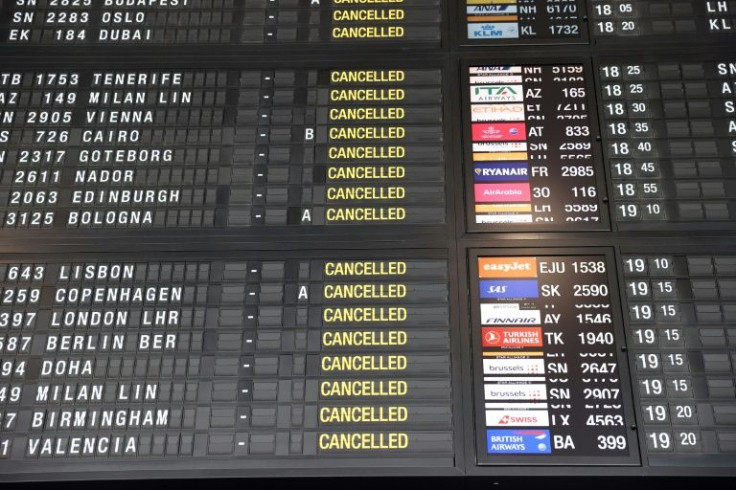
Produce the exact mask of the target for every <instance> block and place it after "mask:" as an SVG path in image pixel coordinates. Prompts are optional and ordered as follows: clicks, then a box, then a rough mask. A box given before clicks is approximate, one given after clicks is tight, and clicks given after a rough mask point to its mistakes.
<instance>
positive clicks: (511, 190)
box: [474, 183, 532, 202]
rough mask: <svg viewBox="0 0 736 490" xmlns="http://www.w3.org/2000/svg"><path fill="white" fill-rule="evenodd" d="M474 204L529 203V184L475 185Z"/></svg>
mask: <svg viewBox="0 0 736 490" xmlns="http://www.w3.org/2000/svg"><path fill="white" fill-rule="evenodd" d="M474 188H475V189H474V190H475V202H519V201H522V202H531V200H532V199H531V192H532V190H531V185H530V184H524V183H520V184H475V186H474Z"/></svg>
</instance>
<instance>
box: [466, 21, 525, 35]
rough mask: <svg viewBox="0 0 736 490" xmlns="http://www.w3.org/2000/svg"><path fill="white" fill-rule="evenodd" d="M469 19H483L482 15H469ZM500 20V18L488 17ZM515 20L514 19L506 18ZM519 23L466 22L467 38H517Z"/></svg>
mask: <svg viewBox="0 0 736 490" xmlns="http://www.w3.org/2000/svg"><path fill="white" fill-rule="evenodd" d="M468 20H469V21H473V20H485V19H484V18H483V17H475V18H473V17H471V18H469V19H468ZM488 20H501V19H488ZM507 20H516V19H507ZM518 38H519V24H517V23H515V22H484V23H475V22H474V23H471V24H468V39H518Z"/></svg>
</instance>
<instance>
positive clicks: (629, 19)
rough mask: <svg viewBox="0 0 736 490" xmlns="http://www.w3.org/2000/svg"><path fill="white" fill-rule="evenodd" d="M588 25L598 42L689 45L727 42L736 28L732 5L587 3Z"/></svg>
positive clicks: (728, 0) (630, 0)
mask: <svg viewBox="0 0 736 490" xmlns="http://www.w3.org/2000/svg"><path fill="white" fill-rule="evenodd" d="M590 26H591V30H592V33H593V36H595V37H596V38H597V39H598V40H599V41H607V40H610V39H621V40H624V39H629V40H632V41H633V40H636V39H647V40H667V39H671V40H674V41H679V40H682V39H684V38H686V39H687V43H688V44H690V43H700V42H706V41H716V40H728V39H729V37H730V36H733V35H734V32H735V29H736V2H734V1H733V0H703V1H686V0H661V1H657V0H655V1H649V0H591V19H590Z"/></svg>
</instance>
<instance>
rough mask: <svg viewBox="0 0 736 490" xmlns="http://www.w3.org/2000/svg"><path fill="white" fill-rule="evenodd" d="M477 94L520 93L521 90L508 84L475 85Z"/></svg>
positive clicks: (504, 94)
mask: <svg viewBox="0 0 736 490" xmlns="http://www.w3.org/2000/svg"><path fill="white" fill-rule="evenodd" d="M475 95H491V96H499V95H500V96H507V95H519V92H518V91H517V90H516V89H515V88H514V87H511V86H508V85H505V86H504V85H495V86H488V87H475Z"/></svg>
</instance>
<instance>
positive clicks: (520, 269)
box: [478, 257, 537, 278]
mask: <svg viewBox="0 0 736 490" xmlns="http://www.w3.org/2000/svg"><path fill="white" fill-rule="evenodd" d="M478 275H479V276H480V277H482V278H509V277H515V278H519V277H524V278H527V277H537V259H536V257H493V258H488V257H481V258H479V259H478Z"/></svg>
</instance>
